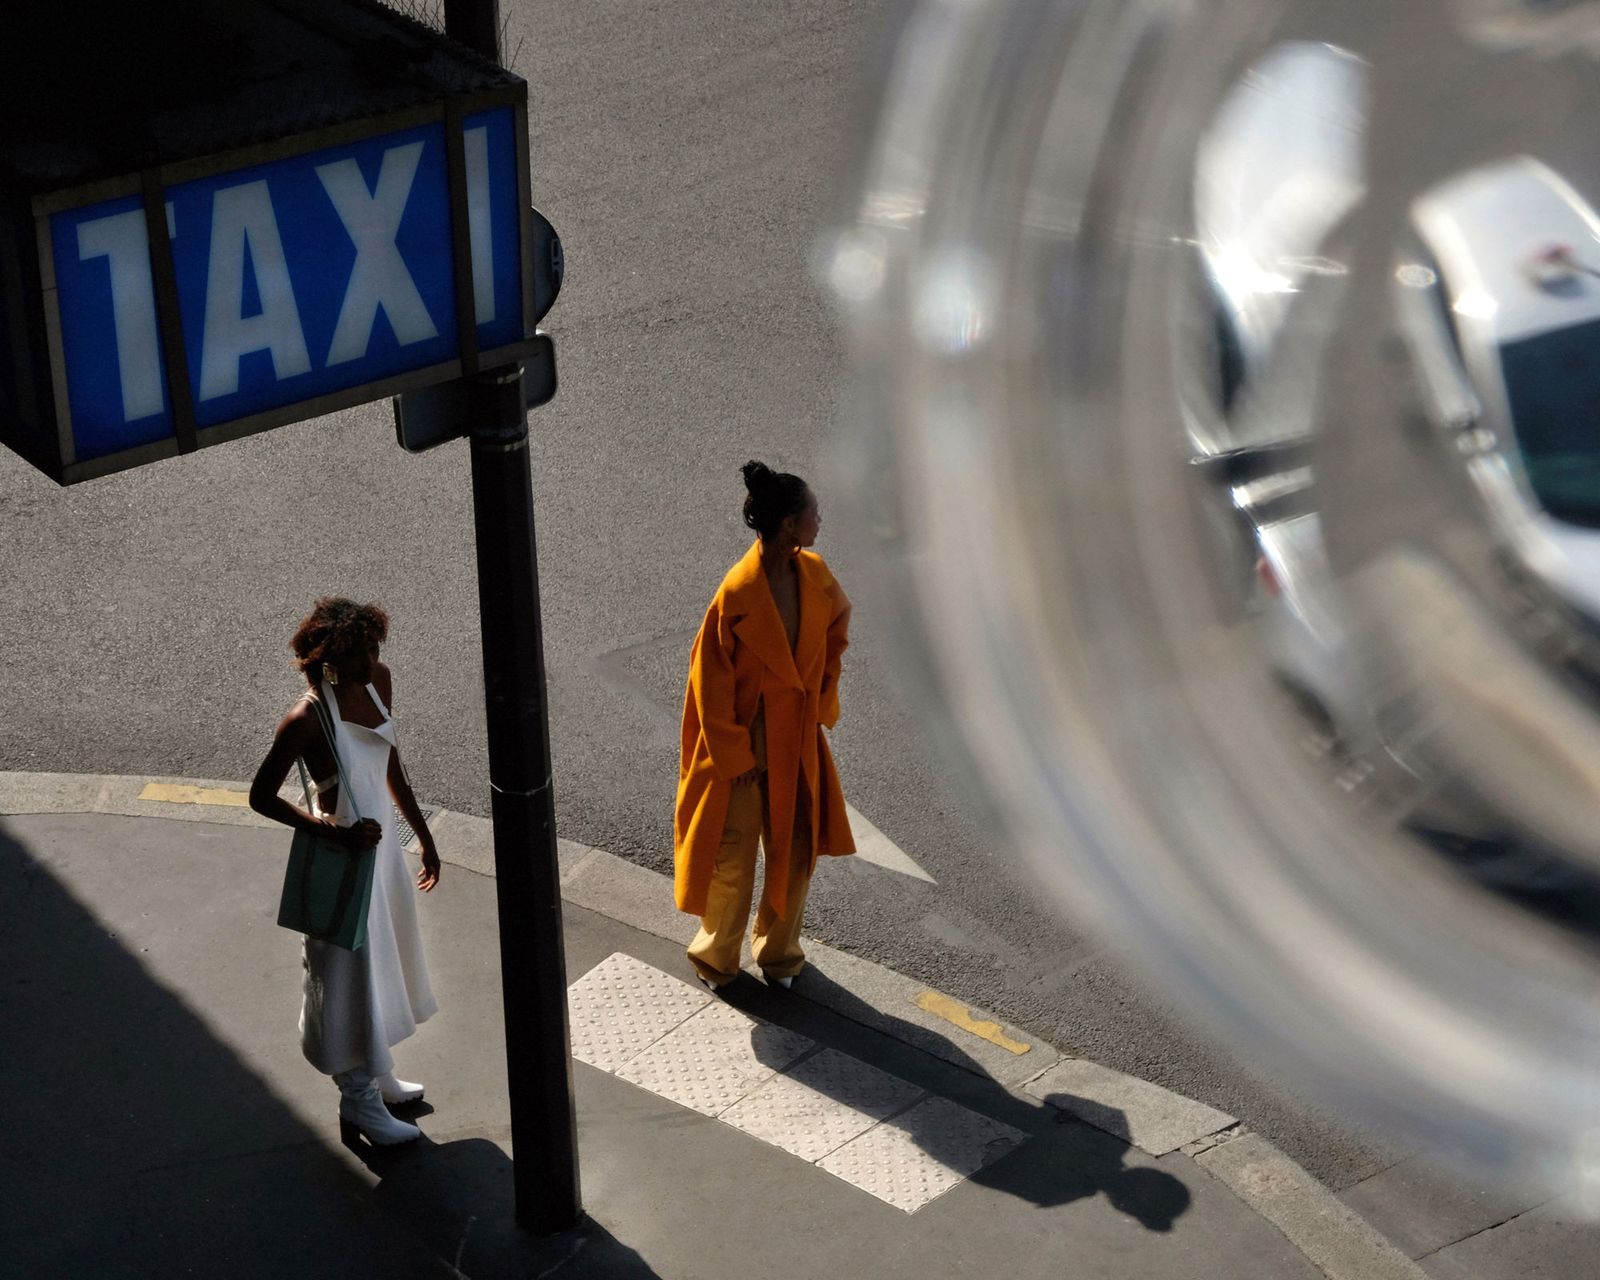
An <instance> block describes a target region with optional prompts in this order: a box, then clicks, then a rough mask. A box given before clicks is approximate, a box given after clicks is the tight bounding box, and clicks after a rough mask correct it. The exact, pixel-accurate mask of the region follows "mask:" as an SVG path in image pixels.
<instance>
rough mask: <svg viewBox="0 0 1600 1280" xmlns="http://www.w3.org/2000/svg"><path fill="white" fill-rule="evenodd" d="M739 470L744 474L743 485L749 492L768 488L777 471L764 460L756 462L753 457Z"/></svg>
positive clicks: (775, 477)
mask: <svg viewBox="0 0 1600 1280" xmlns="http://www.w3.org/2000/svg"><path fill="white" fill-rule="evenodd" d="M739 470H740V471H741V472H742V473H743V474H744V487H745V488H746V489H748V490H750V492H751V493H755V492H757V491H758V490H761V489H766V488H770V487H771V485H772V482H773V481H774V480H776V479H777V473H776V472H774V471H773V469H772V468H771V467H769V466H768V465H767V464H766V463H765V462H757V461H756V460H755V459H754V458H752V459H751V460H750V461H749V462H747V463H745V464H744V466H742V467H740V468H739Z"/></svg>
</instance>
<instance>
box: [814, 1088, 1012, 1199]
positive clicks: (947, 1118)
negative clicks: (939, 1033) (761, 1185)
mask: <svg viewBox="0 0 1600 1280" xmlns="http://www.w3.org/2000/svg"><path fill="white" fill-rule="evenodd" d="M1026 1138H1027V1134H1025V1133H1022V1132H1021V1131H1020V1130H1017V1129H1013V1128H1012V1127H1011V1126H1010V1125H1007V1124H1001V1123H1000V1121H998V1120H991V1119H990V1118H989V1117H988V1116H980V1115H978V1114H977V1113H976V1112H973V1111H968V1110H967V1109H966V1108H965V1107H962V1106H957V1105H956V1104H955V1103H954V1102H951V1101H949V1100H948V1099H945V1098H929V1099H927V1100H926V1101H924V1102H919V1103H917V1105H916V1106H914V1107H912V1108H911V1109H910V1110H908V1111H906V1112H904V1113H902V1114H901V1115H898V1116H895V1117H893V1118H892V1119H889V1120H885V1121H884V1122H883V1123H882V1124H879V1125H875V1126H874V1127H873V1128H871V1129H868V1130H867V1132H865V1133H864V1134H862V1135H861V1136H860V1137H859V1138H855V1139H853V1140H851V1141H850V1142H847V1143H845V1145H844V1146H842V1147H840V1148H839V1149H838V1150H837V1151H834V1152H832V1153H830V1154H829V1155H826V1156H824V1157H823V1158H822V1159H821V1160H818V1161H817V1162H816V1164H817V1167H818V1168H819V1169H826V1170H827V1171H828V1172H829V1173H831V1174H833V1175H834V1176H835V1177H838V1178H842V1179H844V1181H846V1182H848V1183H850V1184H851V1185H852V1186H856V1187H860V1188H861V1190H863V1191H865V1192H867V1193H869V1194H870V1195H874V1196H877V1197H878V1199H880V1200H883V1201H886V1202H887V1203H889V1204H892V1205H894V1207H895V1208H897V1209H903V1210H904V1211H905V1212H907V1213H915V1212H916V1211H917V1210H918V1209H920V1208H921V1207H922V1206H923V1205H925V1204H927V1203H928V1201H930V1200H932V1199H934V1197H936V1196H939V1195H942V1194H944V1192H946V1191H948V1190H949V1189H950V1188H951V1187H953V1186H955V1185H956V1184H957V1183H959V1182H961V1181H963V1180H964V1179H965V1178H967V1177H969V1176H970V1175H972V1174H974V1173H976V1172H977V1171H978V1170H979V1169H981V1168H983V1167H984V1165H986V1164H989V1163H991V1162H992V1161H995V1160H998V1159H999V1158H1000V1157H1001V1156H1003V1155H1005V1154H1006V1153H1007V1152H1008V1151H1010V1150H1011V1149H1012V1148H1014V1147H1016V1146H1017V1145H1018V1144H1020V1143H1021V1142H1023V1141H1025V1140H1026Z"/></svg>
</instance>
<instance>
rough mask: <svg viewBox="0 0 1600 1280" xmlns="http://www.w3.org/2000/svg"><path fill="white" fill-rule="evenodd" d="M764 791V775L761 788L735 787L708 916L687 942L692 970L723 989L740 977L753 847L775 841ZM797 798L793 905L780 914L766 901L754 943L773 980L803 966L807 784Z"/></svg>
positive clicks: (807, 873) (808, 853) (759, 960)
mask: <svg viewBox="0 0 1600 1280" xmlns="http://www.w3.org/2000/svg"><path fill="white" fill-rule="evenodd" d="M766 790H767V783H766V776H765V775H762V778H761V781H760V782H759V783H756V784H753V785H750V786H744V787H735V788H734V789H733V796H732V798H731V799H730V800H729V801H728V819H727V821H726V823H724V824H723V828H722V844H721V846H720V847H719V848H718V849H717V865H716V869H715V870H714V871H713V872H712V873H711V886H710V889H709V890H708V891H707V895H706V913H705V915H703V916H701V917H700V932H699V933H698V934H696V935H695V939H694V941H693V942H691V943H690V944H689V959H690V961H691V962H692V963H693V964H694V967H695V972H697V973H698V974H699V975H700V976H701V977H702V978H704V979H705V980H706V981H707V982H712V983H716V984H718V985H719V986H720V985H721V984H722V983H724V982H732V981H733V979H735V978H737V977H738V976H739V953H740V951H741V950H742V949H743V947H744V930H745V925H746V924H748V923H749V920H750V901H751V898H752V897H753V896H754V894H755V884H756V842H757V840H760V841H761V844H762V846H763V847H768V845H769V843H770V841H771V839H772V833H771V832H770V831H769V830H768V829H767V826H766V814H767V803H766ZM796 800H797V803H796V806H795V815H794V835H793V837H792V840H791V843H790V846H789V848H790V853H789V905H788V908H787V910H786V911H785V913H784V914H783V915H782V916H780V915H778V914H777V912H775V911H773V910H772V908H771V907H770V906H769V905H768V904H767V903H766V902H765V901H763V902H762V904H761V909H760V910H759V911H758V912H756V927H755V932H754V933H753V934H752V935H751V938H750V950H751V952H752V953H753V954H754V956H755V961H756V964H758V965H759V966H760V967H761V970H762V972H763V973H765V974H766V975H767V976H768V977H771V978H792V977H794V975H795V974H797V973H799V972H800V970H801V969H803V968H804V967H805V963H806V953H805V952H804V951H803V950H802V949H801V947H800V917H801V916H802V915H803V914H804V913H805V909H806V891H807V890H808V889H809V888H810V887H811V805H810V801H809V800H808V799H807V798H806V795H805V788H804V787H802V788H801V789H800V795H799V796H798V797H796Z"/></svg>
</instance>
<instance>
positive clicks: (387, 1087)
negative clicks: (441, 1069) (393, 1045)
mask: <svg viewBox="0 0 1600 1280" xmlns="http://www.w3.org/2000/svg"><path fill="white" fill-rule="evenodd" d="M378 1092H379V1093H381V1094H382V1095H383V1100H384V1101H385V1102H387V1103H389V1104H391V1105H398V1104H399V1103H402V1102H421V1101H422V1094H423V1088H422V1086H421V1085H420V1084H413V1083H412V1082H411V1081H410V1080H401V1079H398V1078H397V1077H396V1076H395V1074H394V1072H392V1071H385V1072H384V1073H383V1074H382V1075H381V1076H379V1077H378Z"/></svg>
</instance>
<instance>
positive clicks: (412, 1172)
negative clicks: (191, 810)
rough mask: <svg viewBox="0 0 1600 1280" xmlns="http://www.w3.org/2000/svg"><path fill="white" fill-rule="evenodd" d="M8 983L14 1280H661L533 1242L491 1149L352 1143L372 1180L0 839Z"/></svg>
mask: <svg viewBox="0 0 1600 1280" xmlns="http://www.w3.org/2000/svg"><path fill="white" fill-rule="evenodd" d="M176 927H181V925H180V926H176ZM0 966H3V976H0V991H3V992H4V996H3V998H0V1044H3V1045H4V1050H3V1052H0V1088H4V1090H5V1096H6V1097H7V1098H8V1100H9V1106H8V1108H7V1116H6V1132H5V1137H4V1140H3V1141H0V1239H3V1240H4V1241H5V1245H4V1258H3V1269H4V1270H5V1272H6V1274H8V1275H18V1276H29V1277H45V1276H52V1277H53V1276H62V1277H87V1276H93V1277H95V1278H96V1280H119V1278H120V1277H148V1276H169V1275H196V1276H229V1277H258V1276H259V1277H263V1280H265V1278H267V1277H271V1278H273V1280H277V1278H280V1277H286V1276H294V1277H329V1280H333V1278H334V1277H339V1278H340V1280H349V1278H350V1277H367V1276H370V1277H375V1278H376V1277H385V1278H389V1277H411V1276H448V1275H451V1274H452V1271H451V1268H452V1267H457V1266H459V1268H460V1270H461V1271H462V1272H465V1273H466V1274H467V1275H470V1276H471V1277H473V1280H478V1278H479V1277H485V1276H499V1275H506V1276H510V1275H538V1274H541V1273H542V1272H544V1271H546V1270H548V1269H550V1268H552V1267H555V1266H557V1265H558V1264H565V1265H563V1270H562V1273H561V1274H562V1275H563V1276H573V1277H596V1278H598V1277H624V1278H626V1280H646V1278H647V1277H650V1276H653V1275H654V1274H655V1273H654V1272H652V1271H651V1270H650V1269H649V1268H648V1267H647V1266H646V1265H645V1264H644V1263H643V1261H642V1260H641V1259H640V1258H639V1256H638V1254H637V1253H635V1252H634V1251H633V1250H632V1249H629V1248H628V1247H627V1246H626V1245H624V1244H622V1243H621V1242H619V1241H617V1240H616V1239H615V1238H614V1237H612V1236H611V1235H610V1234H609V1233H608V1232H606V1231H605V1230H604V1229H603V1228H602V1227H600V1226H598V1225H597V1224H594V1223H590V1222H586V1223H585V1224H584V1225H583V1226H582V1227H581V1228H580V1229H578V1230H577V1231H574V1232H571V1233H568V1234H567V1235H564V1236H559V1237H554V1238H551V1239H547V1240H533V1239H531V1238H529V1237H527V1236H525V1235H524V1234H523V1233H522V1232H521V1231H520V1230H518V1228H517V1227H516V1226H515V1225H514V1222H513V1218H512V1212H511V1209H512V1193H511V1185H512V1183H511V1164H510V1161H509V1160H508V1159H507V1158H506V1156H505V1155H504V1153H502V1152H501V1151H500V1149H499V1148H498V1147H497V1146H495V1145H494V1144H493V1143H492V1142H489V1141H487V1140H486V1139H468V1140H463V1141H457V1142H452V1143H448V1144H445V1145H442V1146H437V1145H434V1144H432V1143H429V1142H427V1141H426V1140H424V1141H422V1142H419V1143H415V1144H412V1145H410V1146H409V1147H400V1148H394V1149H383V1150H377V1149H373V1148H369V1147H367V1146H366V1144H365V1143H364V1142H361V1141H359V1140H357V1141H356V1142H355V1144H354V1145H355V1149H356V1150H357V1151H358V1153H359V1154H360V1155H361V1158H362V1159H363V1160H364V1161H366V1163H367V1165H368V1167H369V1168H370V1169H371V1170H372V1171H373V1172H374V1173H375V1174H376V1175H377V1177H378V1182H377V1184H376V1186H374V1185H372V1184H371V1183H370V1182H369V1181H368V1179H367V1178H365V1177H364V1176H363V1175H362V1173H361V1171H360V1170H359V1169H358V1168H356V1167H352V1165H351V1164H350V1162H349V1161H348V1159H347V1158H346V1157H344V1156H343V1155H342V1154H341V1153H339V1152H337V1151H336V1150H332V1149H330V1148H329V1147H328V1146H327V1145H326V1142H325V1137H326V1135H324V1134H321V1133H318V1132H316V1131H314V1130H312V1129H311V1128H309V1127H308V1126H307V1125H305V1124H304V1123H303V1122H302V1121H301V1120H300V1119H299V1117H298V1116H296V1115H295V1114H294V1112H293V1111H292V1110H291V1109H290V1108H289V1107H288V1106H287V1105H286V1104H285V1103H284V1102H283V1101H281V1100H280V1099H279V1098H278V1097H276V1096H275V1095H274V1094H273V1092H272V1089H271V1086H270V1085H269V1083H268V1082H267V1081H266V1080H265V1079H264V1078H263V1077H262V1076H260V1075H258V1074H257V1073H256V1072H254V1071H253V1070H251V1069H250V1067H249V1066H247V1065H246V1064H245V1063H244V1062H243V1061H241V1059H240V1058H239V1057H238V1056H237V1055H236V1054H235V1053H234V1052H233V1051H232V1050H231V1049H230V1048H229V1047H228V1046H226V1045H224V1044H222V1043H221V1042H219V1041H218V1040H217V1039H216V1038H215V1037H214V1036H213V1035H212V1034H211V1032H210V1030H209V1029H208V1028H207V1026H206V1023H205V1021H204V1019H203V1017H202V1016H200V1015H199V1014H197V1012H196V1011H195V1010H193V1009H191V1008H190V1007H188V1006H187V1005H186V1004H185V1003H184V1001H183V1000H182V999H181V998H180V997H178V996H177V995H175V994H174V993H173V992H171V991H170V990H168V989H166V988H165V987H164V986H163V985H161V983H160V982H158V981H157V980H155V979H154V978H152V976H151V975H150V974H149V973H148V972H147V971H146V970H145V968H144V966H143V965H142V964H141V963H140V961H139V959H138V957H137V956H136V955H133V954H130V952H129V951H128V950H126V949H125V948H124V947H123V945H122V944H121V943H120V942H119V941H118V940H117V939H116V938H115V937H113V936H112V935H111V934H110V933H109V932H108V930H107V927H106V925H105V924H103V923H102V922H101V921H100V920H99V919H97V918H96V917H95V916H94V915H93V914H92V913H91V912H90V911H88V910H87V909H85V907H84V906H83V905H82V904H81V903H80V902H79V901H78V900H77V899H76V898H75V897H74V896H73V895H72V893H71V892H69V891H68V889H67V888H66V887H65V886H64V885H63V884H62V883H61V882H60V881H59V880H58V879H57V878H56V877H55V876H54V875H53V874H52V873H51V872H50V870H49V869H48V868H47V867H46V866H44V865H43V864H42V863H41V862H40V861H38V860H37V859H35V858H34V857H33V856H31V855H30V853H29V852H28V851H27V849H25V848H24V847H23V846H22V845H21V844H20V843H19V842H18V841H17V840H16V839H14V838H13V837H12V836H10V835H9V834H8V833H6V832H5V831H4V830H3V829H0ZM309 1069H310V1068H307V1070H309ZM328 1105H329V1110H330V1120H331V1118H332V1112H333V1108H334V1107H335V1106H336V1095H335V1093H334V1090H333V1087H332V1085H331V1084H330V1085H329V1087H328ZM419 1110H420V1108H419Z"/></svg>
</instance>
